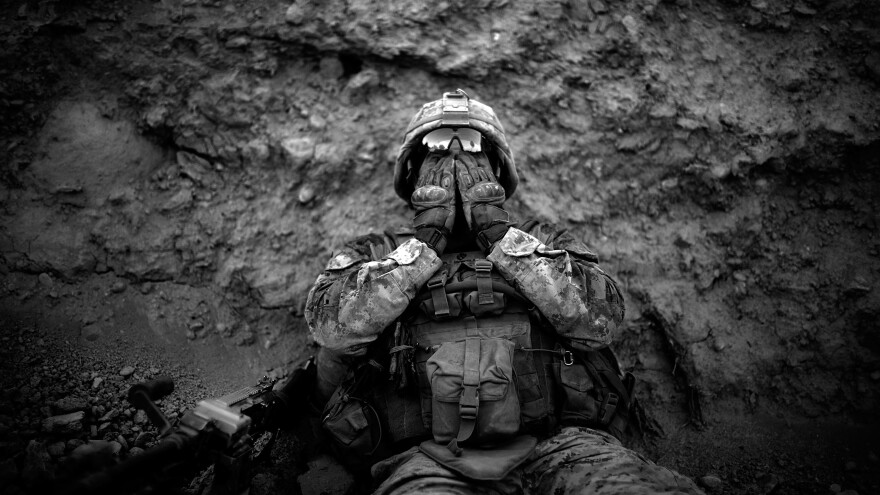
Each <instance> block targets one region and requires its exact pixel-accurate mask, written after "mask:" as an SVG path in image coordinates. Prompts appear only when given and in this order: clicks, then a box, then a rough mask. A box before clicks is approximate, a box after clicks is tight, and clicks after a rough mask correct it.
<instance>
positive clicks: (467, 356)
mask: <svg viewBox="0 0 880 495" xmlns="http://www.w3.org/2000/svg"><path fill="white" fill-rule="evenodd" d="M461 384H462V388H463V390H462V392H461V398H460V399H459V401H458V414H459V418H460V423H459V426H458V435H457V436H456V438H455V439H454V440H453V441H452V442H450V444H449V450H451V451H452V452H453V453H455V454H456V455H460V449H458V444H460V443H461V442H464V441H465V440H467V439H468V438H470V437H471V435H473V433H474V429H475V428H476V426H477V413H478V412H479V409H480V339H479V338H467V339H465V341H464V375H463V376H462V382H461Z"/></svg>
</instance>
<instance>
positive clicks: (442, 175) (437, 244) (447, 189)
mask: <svg viewBox="0 0 880 495" xmlns="http://www.w3.org/2000/svg"><path fill="white" fill-rule="evenodd" d="M410 201H412V205H413V207H414V208H415V209H416V216H415V218H414V219H413V227H414V228H415V230H416V235H415V237H416V239H418V240H420V241H422V242H424V243H425V244H427V245H428V246H430V247H431V249H433V250H434V251H436V252H437V254H438V255H441V254H443V250H444V249H446V243H447V239H448V238H449V234H450V232H452V227H453V225H454V224H455V159H454V157H453V156H452V155H446V156H440V155H433V154H429V155H428V157H427V158H425V161H424V162H423V163H422V168H421V170H420V171H419V179H418V181H417V182H416V190H415V191H414V192H413V194H412V197H411V198H410Z"/></svg>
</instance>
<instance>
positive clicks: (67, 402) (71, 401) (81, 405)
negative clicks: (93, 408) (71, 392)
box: [52, 396, 89, 413]
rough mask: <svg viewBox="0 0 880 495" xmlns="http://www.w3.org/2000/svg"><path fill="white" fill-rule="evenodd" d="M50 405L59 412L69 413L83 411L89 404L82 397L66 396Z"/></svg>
mask: <svg viewBox="0 0 880 495" xmlns="http://www.w3.org/2000/svg"><path fill="white" fill-rule="evenodd" d="M52 407H54V408H55V410H56V411H58V412H60V413H71V412H75V411H85V410H86V408H88V407H89V404H88V402H86V400H85V399H83V398H82V397H73V396H67V397H64V398H63V399H58V400H57V401H55V402H54V403H52Z"/></svg>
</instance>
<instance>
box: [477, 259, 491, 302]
mask: <svg viewBox="0 0 880 495" xmlns="http://www.w3.org/2000/svg"><path fill="white" fill-rule="evenodd" d="M474 265H475V270H476V272H477V302H478V303H479V304H492V303H493V302H494V301H495V298H494V296H493V295H492V267H493V266H494V265H492V262H491V261H489V260H476V262H475V263H474Z"/></svg>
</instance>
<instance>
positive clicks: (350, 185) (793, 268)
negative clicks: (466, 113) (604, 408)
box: [0, 0, 880, 494]
mask: <svg viewBox="0 0 880 495" xmlns="http://www.w3.org/2000/svg"><path fill="white" fill-rule="evenodd" d="M878 26H880V7H878V5H876V2H871V1H868V0H865V1H858V0H780V1H775V2H766V1H760V0H752V1H734V0H717V1H708V2H690V1H686V0H684V1H682V0H679V1H663V2H661V1H657V0H628V1H625V2H603V1H602V0H590V1H584V2H574V1H569V2H559V1H549V0H535V1H532V2H508V1H505V0H486V1H480V2H463V1H444V2H436V3H423V2H416V1H406V2H393V3H389V4H388V5H385V4H375V3H373V2H367V1H361V0H334V1H331V2H325V3H316V2H307V1H304V0H298V1H296V2H293V3H290V4H288V3H284V4H281V3H276V2H270V1H256V2H244V1H233V0H229V1H213V0H204V1H196V0H161V1H146V0H145V1H135V2H112V1H108V2H88V1H83V2H55V1H51V0H48V1H39V2H37V1H22V2H18V3H6V4H3V5H2V6H0V37H2V41H3V43H2V44H0V46H2V48H0V62H2V63H0V112H2V113H0V117H2V118H0V154H2V156H3V160H0V274H2V281H0V310H2V311H0V318H2V326H0V339H2V340H0V342H2V343H3V344H4V345H3V346H2V349H0V350H2V352H3V353H4V355H3V360H2V364H0V366H2V368H3V377H2V382H0V383H2V390H0V392H2V396H0V397H2V405H0V407H2V411H0V447H2V451H0V485H2V486H4V487H5V489H6V490H7V491H9V492H11V493H16V492H19V493H20V492H21V491H38V490H39V489H40V488H41V487H42V486H44V485H41V483H45V482H46V480H49V479H51V478H52V476H53V475H54V476H61V475H63V470H64V465H65V463H66V462H67V461H66V460H65V459H67V458H69V457H70V456H71V455H72V454H73V452H74V451H75V450H76V449H77V447H79V446H80V444H81V442H89V441H97V440H100V441H102V442H108V443H107V444H102V445H104V446H105V447H106V446H109V448H111V449H113V450H117V449H118V455H119V456H121V457H126V456H129V455H132V453H137V452H138V450H137V449H139V448H143V447H147V446H149V445H150V442H151V441H152V438H151V436H150V432H151V429H150V427H149V425H146V424H145V423H144V421H143V416H142V415H138V414H137V413H136V412H135V411H133V410H131V408H130V407H128V406H127V405H126V404H125V403H124V394H125V390H127V387H128V386H130V384H131V383H134V382H135V381H137V380H141V379H147V378H150V377H154V376H157V375H159V374H170V375H171V376H173V377H175V378H176V380H177V382H178V387H177V391H176V392H175V393H174V394H173V395H172V396H171V397H169V398H168V399H166V400H165V401H164V402H163V404H162V406H163V408H164V409H166V411H167V412H168V413H169V414H172V415H173V414H179V413H180V412H181V410H182V409H183V410H185V409H186V408H188V407H191V406H192V405H193V404H194V402H195V401H196V400H197V399H199V398H203V397H205V396H210V395H220V394H222V393H225V392H228V391H230V390H233V389H236V388H238V387H241V386H244V385H247V384H249V383H252V382H253V381H254V380H256V379H257V378H258V377H259V376H261V375H263V374H271V375H274V376H283V375H284V374H285V373H288V372H289V370H290V369H291V368H292V367H293V366H295V365H297V364H298V363H299V362H301V361H302V360H303V359H304V358H305V357H306V356H307V355H308V354H310V352H311V350H312V349H311V348H310V347H309V341H308V335H307V331H306V329H305V323H304V322H303V318H302V308H303V304H304V300H305V295H306V291H307V290H308V287H309V286H310V285H311V283H312V282H313V280H314V278H315V276H316V275H317V273H318V271H319V270H320V269H321V267H322V266H323V264H324V262H325V260H326V259H327V257H328V256H329V255H330V253H331V252H332V249H333V247H334V246H337V245H338V244H339V243H340V242H342V240H344V239H345V238H348V237H350V236H352V235H355V234H360V233H366V232H369V231H381V230H383V229H385V228H387V227H388V226H389V225H394V224H405V223H406V222H407V221H408V219H409V216H410V213H409V211H408V210H407V209H406V206H405V205H404V204H403V202H401V201H400V200H398V199H397V198H396V197H395V196H394V193H393V190H392V188H391V187H390V185H389V177H390V174H391V167H390V165H391V163H392V161H393V157H394V155H395V153H396V148H397V146H398V144H399V140H400V135H401V130H402V128H403V126H405V125H406V123H407V122H408V121H409V119H410V117H411V116H412V113H413V112H414V111H415V110H416V109H417V108H418V107H419V106H420V105H421V104H422V103H423V102H425V101H427V100H430V99H434V98H436V97H438V96H439V95H440V94H441V93H442V92H443V91H447V90H450V89H454V88H457V87H461V88H464V89H465V90H466V91H468V92H469V93H470V94H471V95H472V96H474V97H475V98H477V99H480V100H481V101H484V102H486V103H488V104H490V105H492V106H493V107H494V108H495V110H496V111H497V113H498V114H499V116H500V117H501V119H502V121H503V122H504V125H505V126H506V129H507V133H508V137H509V139H510V141H511V143H512V146H513V150H514V153H515V156H516V159H517V166H518V169H519V170H520V175H521V180H522V182H521V184H520V188H519V190H518V191H517V194H516V195H515V196H514V197H513V198H512V199H511V200H510V201H509V202H508V203H507V205H508V208H509V209H510V210H511V211H512V212H513V213H514V214H515V215H516V216H518V217H520V218H523V217H538V218H540V219H542V220H545V221H553V222H557V223H561V224H564V225H566V226H567V227H569V228H571V229H572V230H573V231H574V232H576V233H577V234H578V235H581V236H582V237H583V238H584V239H585V240H586V241H587V242H588V244H590V245H591V246H593V247H594V248H595V249H596V250H597V251H598V252H599V253H600V257H601V258H602V264H603V266H604V267H605V268H606V270H607V271H608V272H610V273H612V274H613V275H614V276H615V277H616V278H617V279H618V280H619V282H620V283H621V285H622V287H623V288H624V289H625V293H626V297H627V318H626V325H625V328H624V331H623V332H622V335H621V337H620V339H619V342H618V347H617V349H618V351H619V353H620V355H621V359H622V361H623V364H624V365H625V367H627V368H629V369H632V370H633V371H634V372H635V373H636V375H637V376H638V378H639V380H640V382H639V386H638V387H639V388H638V392H639V397H640V399H641V402H642V404H643V405H644V407H645V410H646V411H647V413H648V415H649V416H650V417H651V418H653V422H652V423H651V424H652V425H653V426H654V429H655V430H656V433H657V434H658V435H659V436H657V437H649V438H648V439H647V440H646V441H645V442H642V443H640V444H637V445H636V447H637V448H639V449H641V450H642V451H643V452H645V453H646V454H647V455H648V456H649V457H651V458H654V459H658V460H659V461H660V462H661V463H663V464H665V465H668V466H670V467H675V468H677V469H679V470H681V471H682V472H684V473H686V474H688V475H690V476H694V477H695V478H698V479H700V480H701V483H702V484H703V485H704V486H706V487H707V489H709V490H710V491H712V492H714V493H770V492H773V493H829V492H846V491H847V490H850V493H853V491H854V492H857V493H861V494H866V493H874V492H878V491H880V490H878V486H880V481H878V476H877V474H876V473H877V472H880V469H878V459H877V456H878V455H880V452H878V451H877V449H876V447H875V445H877V439H878V435H880V434H878V429H877V427H876V421H875V420H874V418H876V417H877V413H878V408H880V406H878V399H880V395H878V390H880V387H878V384H880V358H878V351H880V338H878V330H877V324H876V322H877V318H878V313H880V291H878V288H877V287H878V278H880V260H878V257H880V239H878V237H877V232H878V220H880V218H878V215H877V211H880V208H878V204H877V202H878V198H880V177H878V170H880V168H878V167H877V165H878V159H877V156H878V152H880V139H878V138H880V127H878V122H880V99H878V98H877V94H878V86H880V57H878V55H877V53H880V49H878V48H880V28H878ZM145 432H146V433H145ZM290 445H291V444H290V443H289V442H288V443H285V442H280V443H279V446H277V447H276V451H277V452H276V457H277V458H284V459H288V460H289V459H290V458H289V457H285V456H289V455H290V454H289V453H285V452H283V450H284V448H285V446H286V447H287V448H288V450H289V447H290ZM279 449H280V450H279ZM279 462H280V461H279ZM295 462H296V463H300V464H301V465H300V466H299V468H297V469H295V470H292V471H290V470H288V471H285V470H284V469H281V468H280V467H279V466H280V464H277V463H276V464H275V465H273V466H270V467H268V468H265V469H264V471H262V472H261V473H260V474H259V476H258V478H257V480H258V483H257V484H258V485H259V486H260V487H262V488H261V489H263V490H265V491H267V492H272V491H283V490H290V491H293V492H294V493H295V492H296V491H297V490H299V489H300V488H293V487H294V486H298V487H301V489H302V491H303V492H308V490H318V488H316V487H321V486H323V485H322V484H321V483H322V481H321V480H322V479H325V478H329V479H339V478H340V477H342V475H341V474H340V473H339V472H338V471H336V470H334V469H335V468H332V467H330V465H329V464H326V463H325V464H321V463H318V464H314V461H313V469H311V470H309V471H306V469H307V468H308V465H307V464H306V463H307V460H303V459H299V458H297V459H295ZM303 472H305V475H306V476H307V477H306V478H304V479H303V480H304V483H300V484H299V485H297V484H296V483H294V482H293V481H295V478H296V477H297V476H299V475H300V474H303ZM308 473H312V474H311V475H309V474H308ZM321 473H324V474H321ZM325 475H326V476H325ZM309 476H311V478H310V477H309ZM322 476H325V478H322ZM308 493H315V492H314V491H313V492H308Z"/></svg>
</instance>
